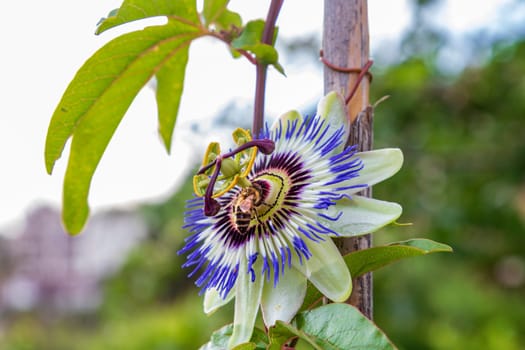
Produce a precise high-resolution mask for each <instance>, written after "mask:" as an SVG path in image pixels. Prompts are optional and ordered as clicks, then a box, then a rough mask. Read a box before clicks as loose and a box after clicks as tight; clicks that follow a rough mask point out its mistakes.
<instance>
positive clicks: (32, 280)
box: [0, 206, 147, 314]
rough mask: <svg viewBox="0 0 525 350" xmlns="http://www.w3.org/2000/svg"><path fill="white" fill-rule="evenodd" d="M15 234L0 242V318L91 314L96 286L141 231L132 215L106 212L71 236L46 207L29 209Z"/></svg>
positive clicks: (143, 233)
mask: <svg viewBox="0 0 525 350" xmlns="http://www.w3.org/2000/svg"><path fill="white" fill-rule="evenodd" d="M18 230H20V232H15V233H9V234H7V235H6V237H10V238H3V239H2V240H0V314H2V313H5V312H17V311H29V310H36V311H45V312H69V311H87V310H92V309H93V308H95V307H96V306H97V305H98V304H99V301H100V297H101V296H100V286H101V282H102V281H103V280H104V279H105V278H106V277H108V276H109V275H111V274H112V273H113V272H114V271H115V270H116V269H118V268H119V266H120V265H121V264H122V263H123V261H124V260H125V258H126V256H127V254H128V252H129V251H130V249H131V248H132V247H134V246H135V245H136V244H137V243H138V242H139V241H140V240H141V239H142V238H144V237H145V236H146V233H147V227H146V225H145V223H144V221H143V220H142V218H141V217H140V216H139V215H138V214H136V213H133V212H123V211H109V212H104V213H100V214H96V215H94V216H93V217H92V218H91V219H90V221H89V223H88V225H87V227H86V229H85V231H84V232H83V233H81V234H80V235H78V236H75V237H72V236H70V235H68V234H67V233H65V232H64V229H63V227H62V224H61V219H60V212H59V211H58V210H57V209H55V208H52V207H49V206H40V207H37V208H34V209H33V210H32V211H30V212H29V213H28V215H27V217H26V220H25V223H24V224H23V225H22V227H21V228H19V229H18Z"/></svg>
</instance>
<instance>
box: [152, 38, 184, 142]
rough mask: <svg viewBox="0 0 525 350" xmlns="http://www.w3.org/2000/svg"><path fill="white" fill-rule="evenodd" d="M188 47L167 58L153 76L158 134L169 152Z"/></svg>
mask: <svg viewBox="0 0 525 350" xmlns="http://www.w3.org/2000/svg"><path fill="white" fill-rule="evenodd" d="M188 49H189V46H185V47H181V48H180V50H179V51H178V52H177V53H176V54H175V55H173V56H172V57H171V58H169V59H168V60H167V61H166V63H165V64H164V65H163V66H162V67H161V68H160V69H159V71H158V73H157V74H156V75H155V76H156V78H157V89H156V98H157V108H158V118H159V134H160V136H161V137H162V141H164V146H165V147H166V149H167V150H168V152H169V151H170V150H171V139H172V136H173V131H174V128H175V122H176V120H177V115H178V113H179V105H180V100H181V97H182V90H183V88H184V76H185V74H184V73H185V72H186V64H187V63H188Z"/></svg>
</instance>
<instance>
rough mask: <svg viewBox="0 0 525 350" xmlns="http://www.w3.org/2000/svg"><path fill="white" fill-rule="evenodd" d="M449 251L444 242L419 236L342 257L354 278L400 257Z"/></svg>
mask: <svg viewBox="0 0 525 350" xmlns="http://www.w3.org/2000/svg"><path fill="white" fill-rule="evenodd" d="M451 251H452V248H451V247H449V246H448V245H446V244H443V243H438V242H434V241H431V240H429V239H421V238H419V239H411V240H408V241H403V242H395V243H391V244H389V245H386V246H379V247H372V248H369V249H364V250H358V251H355V252H352V253H350V254H347V255H346V256H345V257H344V259H345V262H346V264H347V265H348V267H349V269H350V273H351V274H352V277H354V278H355V277H358V276H361V275H363V274H365V273H367V272H371V271H374V270H377V269H379V268H380V267H383V266H386V265H389V264H391V263H394V262H396V261H399V260H401V259H405V258H410V257H413V256H420V255H426V254H431V253H439V252H451Z"/></svg>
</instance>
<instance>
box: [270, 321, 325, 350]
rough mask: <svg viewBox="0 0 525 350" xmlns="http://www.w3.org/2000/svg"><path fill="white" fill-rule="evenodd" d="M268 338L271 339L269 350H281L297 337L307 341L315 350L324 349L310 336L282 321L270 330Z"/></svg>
mask: <svg viewBox="0 0 525 350" xmlns="http://www.w3.org/2000/svg"><path fill="white" fill-rule="evenodd" d="M268 336H269V338H270V345H269V346H268V349H267V350H281V349H282V348H283V345H284V344H286V343H287V342H288V341H290V340H291V339H292V338H295V337H299V338H300V339H302V340H304V341H306V342H307V343H308V344H310V345H311V346H312V347H313V348H314V349H315V350H323V348H321V347H319V345H317V344H316V342H315V340H314V339H312V338H310V337H309V336H308V334H306V333H304V332H302V331H301V330H299V329H297V328H296V327H295V326H292V325H290V324H288V323H285V322H282V321H277V323H276V324H275V326H272V327H270V328H269V329H268Z"/></svg>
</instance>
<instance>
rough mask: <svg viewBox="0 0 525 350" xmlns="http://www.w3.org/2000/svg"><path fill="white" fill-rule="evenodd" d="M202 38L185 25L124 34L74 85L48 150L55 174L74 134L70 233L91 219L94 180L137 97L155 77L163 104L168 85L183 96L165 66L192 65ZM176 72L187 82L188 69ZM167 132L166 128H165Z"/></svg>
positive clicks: (68, 178) (67, 213)
mask: <svg viewBox="0 0 525 350" xmlns="http://www.w3.org/2000/svg"><path fill="white" fill-rule="evenodd" d="M200 35H201V33H200V32H199V31H198V30H197V29H196V28H195V27H194V26H191V25H187V24H183V23H180V22H170V23H168V24H167V25H164V26H155V27H148V28H145V29H144V30H141V31H137V32H132V33H129V34H125V35H122V36H120V37H118V38H116V39H114V40H112V41H110V42H109V43H108V44H106V45H105V46H104V47H102V48H101V49H100V50H99V51H97V52H96V53H95V54H94V55H93V56H92V57H91V58H89V59H88V60H87V61H86V62H85V63H84V65H83V66H82V67H81V68H80V70H79V71H78V72H77V74H76V76H75V77H74V78H73V80H72V81H71V83H70V84H69V86H68V88H67V89H66V91H65V93H64V95H63V96H62V99H61V101H60V102H59V104H58V106H57V108H56V110H55V112H54V113H53V116H52V118H51V122H50V125H49V130H48V136H47V140H46V149H45V159H46V168H47V171H48V172H49V173H51V172H52V169H53V166H54V164H55V162H56V160H57V159H58V158H59V157H60V155H61V153H62V150H63V148H64V146H65V144H66V142H67V140H68V139H69V137H71V136H72V135H73V140H72V143H71V152H70V156H69V163H68V167H67V170H66V175H65V179H64V197H63V202H64V203H63V206H64V208H63V219H64V223H65V225H66V229H67V230H68V231H69V232H71V233H78V232H79V231H80V230H81V229H82V227H83V225H84V223H85V221H86V218H87V215H88V205H87V196H88V191H89V184H90V182H91V178H92V176H93V173H94V171H95V169H96V167H97V165H98V163H99V161H100V158H101V157H102V154H103V153H104V150H105V149H106V146H107V144H108V142H109V140H110V139H111V137H112V135H113V133H114V132H115V129H116V128H117V126H118V124H119V123H120V121H121V119H122V117H123V115H124V113H125V112H126V110H127V109H128V107H129V105H130V104H131V102H132V101H133V99H134V97H135V96H136V94H137V93H138V92H139V90H140V89H141V88H142V87H143V86H144V85H145V84H146V83H147V82H148V81H149V80H150V79H151V78H152V77H153V76H154V75H155V74H159V77H160V78H161V79H160V81H161V86H163V88H162V92H161V100H163V99H165V97H164V96H165V95H166V94H167V93H168V92H169V91H170V89H168V88H167V86H171V93H174V92H175V93H181V92H182V88H180V89H179V90H176V89H174V88H173V86H174V84H173V83H172V80H171V83H170V79H177V78H170V79H166V78H165V72H166V71H162V68H163V66H164V65H166V64H168V66H169V65H170V64H171V63H172V62H176V61H178V62H179V63H181V62H186V56H187V48H188V45H189V44H190V42H191V41H192V40H194V39H195V38H197V37H199V36H200ZM167 69H169V68H167ZM170 72H171V73H178V74H180V75H179V76H178V79H179V80H183V78H184V69H183V68H180V67H179V69H178V70H174V69H170ZM172 98H174V99H177V96H172ZM178 98H180V96H179V97H178ZM177 105H178V102H177ZM162 108H163V107H159V109H161V110H162ZM164 109H165V110H167V111H171V112H173V111H174V110H175V108H173V107H170V108H167V107H165V106H164ZM172 118H174V115H173V114H172ZM161 120H164V122H163V123H164V124H165V125H168V124H171V123H172V122H171V121H170V120H169V118H164V119H161ZM166 128H167V126H161V130H162V129H166Z"/></svg>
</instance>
